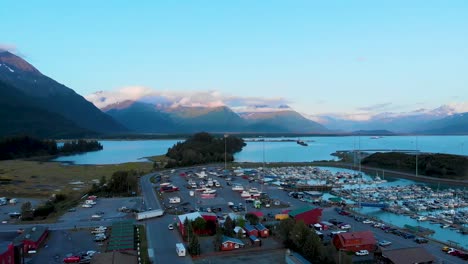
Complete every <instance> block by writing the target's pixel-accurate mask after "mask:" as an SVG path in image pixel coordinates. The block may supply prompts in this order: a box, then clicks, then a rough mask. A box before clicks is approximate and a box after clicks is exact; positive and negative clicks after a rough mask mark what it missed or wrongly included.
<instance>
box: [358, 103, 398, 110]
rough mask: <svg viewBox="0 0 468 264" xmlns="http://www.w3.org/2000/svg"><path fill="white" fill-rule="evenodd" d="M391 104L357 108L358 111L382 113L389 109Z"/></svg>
mask: <svg viewBox="0 0 468 264" xmlns="http://www.w3.org/2000/svg"><path fill="white" fill-rule="evenodd" d="M391 105H392V103H381V104H374V105H369V106H363V107H359V108H357V110H358V111H383V110H386V109H388V108H389V106H391Z"/></svg>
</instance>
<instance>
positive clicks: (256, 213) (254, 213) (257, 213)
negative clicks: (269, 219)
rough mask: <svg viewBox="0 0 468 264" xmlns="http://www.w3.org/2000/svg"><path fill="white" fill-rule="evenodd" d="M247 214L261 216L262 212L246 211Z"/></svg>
mask: <svg viewBox="0 0 468 264" xmlns="http://www.w3.org/2000/svg"><path fill="white" fill-rule="evenodd" d="M248 214H253V215H256V216H257V217H263V213H262V212H260V211H256V212H248Z"/></svg>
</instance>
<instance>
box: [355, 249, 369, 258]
mask: <svg viewBox="0 0 468 264" xmlns="http://www.w3.org/2000/svg"><path fill="white" fill-rule="evenodd" d="M355 254H356V256H367V255H369V251H367V250H365V249H362V250H359V251H357V252H356V253H355Z"/></svg>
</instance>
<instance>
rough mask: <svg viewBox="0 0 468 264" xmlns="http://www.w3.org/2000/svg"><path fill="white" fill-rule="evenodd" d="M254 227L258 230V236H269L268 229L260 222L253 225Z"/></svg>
mask: <svg viewBox="0 0 468 264" xmlns="http://www.w3.org/2000/svg"><path fill="white" fill-rule="evenodd" d="M255 228H256V229H257V230H258V236H259V237H269V236H270V230H268V228H266V227H265V226H264V225H262V224H257V225H255Z"/></svg>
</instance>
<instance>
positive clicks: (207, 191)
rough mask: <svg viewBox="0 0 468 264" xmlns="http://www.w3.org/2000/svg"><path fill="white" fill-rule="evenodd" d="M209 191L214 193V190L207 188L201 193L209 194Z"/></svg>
mask: <svg viewBox="0 0 468 264" xmlns="http://www.w3.org/2000/svg"><path fill="white" fill-rule="evenodd" d="M211 193H216V190H213V189H210V188H207V189H205V190H204V191H203V192H202V194H211Z"/></svg>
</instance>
